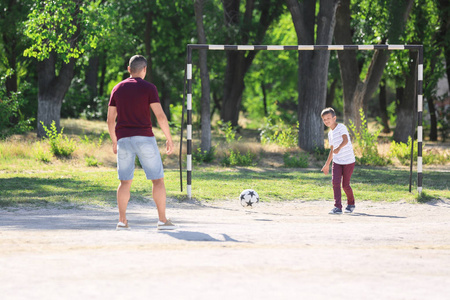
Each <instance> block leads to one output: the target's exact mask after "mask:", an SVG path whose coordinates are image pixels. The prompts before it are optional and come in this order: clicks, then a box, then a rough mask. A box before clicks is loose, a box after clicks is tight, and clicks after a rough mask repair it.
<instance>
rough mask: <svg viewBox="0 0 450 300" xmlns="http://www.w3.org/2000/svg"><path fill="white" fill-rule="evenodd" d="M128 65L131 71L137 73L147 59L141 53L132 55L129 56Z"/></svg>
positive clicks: (145, 63)
mask: <svg viewBox="0 0 450 300" xmlns="http://www.w3.org/2000/svg"><path fill="white" fill-rule="evenodd" d="M128 65H129V66H130V72H131V73H137V72H140V71H142V69H144V68H145V67H146V66H147V60H146V59H145V57H144V56H142V55H134V56H132V57H131V58H130V61H129V63H128Z"/></svg>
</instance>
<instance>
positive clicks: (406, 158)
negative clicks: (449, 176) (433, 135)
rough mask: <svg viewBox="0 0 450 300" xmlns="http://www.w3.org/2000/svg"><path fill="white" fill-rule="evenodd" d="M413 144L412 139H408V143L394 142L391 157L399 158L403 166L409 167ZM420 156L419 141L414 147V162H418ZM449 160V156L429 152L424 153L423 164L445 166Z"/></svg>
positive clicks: (415, 142) (443, 153)
mask: <svg viewBox="0 0 450 300" xmlns="http://www.w3.org/2000/svg"><path fill="white" fill-rule="evenodd" d="M411 143H412V139H411V137H408V142H407V143H406V144H405V143H402V142H399V143H396V142H395V141H392V143H391V146H390V149H389V156H390V157H392V158H397V159H398V161H399V162H400V163H401V164H402V165H405V166H406V165H409V164H410V162H411ZM422 147H425V144H423V145H422ZM417 156H418V142H417V140H416V141H414V146H413V162H416V161H417ZM448 160H449V154H448V153H446V152H445V151H444V152H439V151H433V150H427V151H422V163H423V164H424V165H427V164H441V165H444V164H445V163H447V162H448Z"/></svg>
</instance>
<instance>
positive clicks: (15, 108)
mask: <svg viewBox="0 0 450 300" xmlns="http://www.w3.org/2000/svg"><path fill="white" fill-rule="evenodd" d="M5 80H6V78H5V77H1V78H0V138H5V137H7V136H10V135H13V134H20V133H24V132H27V131H30V130H32V129H33V126H32V125H31V123H32V122H33V121H34V120H35V119H34V118H29V119H27V118H25V116H24V115H23V114H22V112H21V108H22V107H23V106H24V104H25V99H24V98H23V96H22V93H21V92H20V91H19V92H12V93H11V94H10V95H9V96H8V95H6V88H4V82H5ZM13 119H15V120H16V121H13Z"/></svg>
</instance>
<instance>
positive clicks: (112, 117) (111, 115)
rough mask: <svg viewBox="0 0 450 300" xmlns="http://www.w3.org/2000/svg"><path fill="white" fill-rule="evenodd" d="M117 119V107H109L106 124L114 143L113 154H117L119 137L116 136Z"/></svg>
mask: <svg viewBox="0 0 450 300" xmlns="http://www.w3.org/2000/svg"><path fill="white" fill-rule="evenodd" d="M116 118H117V107H115V106H108V117H107V119H106V123H107V124H108V131H109V136H110V137H111V141H112V143H113V152H114V154H117V136H116Z"/></svg>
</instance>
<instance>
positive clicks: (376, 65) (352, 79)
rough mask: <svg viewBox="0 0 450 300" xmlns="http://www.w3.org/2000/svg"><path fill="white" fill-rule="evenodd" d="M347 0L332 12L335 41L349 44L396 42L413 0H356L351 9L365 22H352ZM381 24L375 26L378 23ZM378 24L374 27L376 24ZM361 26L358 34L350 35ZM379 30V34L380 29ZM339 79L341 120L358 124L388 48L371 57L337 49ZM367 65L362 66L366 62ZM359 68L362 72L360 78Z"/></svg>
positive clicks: (375, 85) (378, 78)
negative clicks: (334, 12) (342, 101)
mask: <svg viewBox="0 0 450 300" xmlns="http://www.w3.org/2000/svg"><path fill="white" fill-rule="evenodd" d="M350 2H351V1H350V0H341V1H340V5H339V7H338V9H337V13H336V30H335V32H334V38H335V42H336V44H343V45H349V44H353V43H354V42H355V41H356V42H357V43H361V44H367V43H370V44H372V43H373V42H374V41H377V40H378V41H379V42H381V43H385V42H389V43H390V44H395V43H398V41H399V39H400V36H401V33H402V32H403V29H404V27H405V23H406V20H407V18H408V16H409V13H410V11H411V8H412V5H413V2H414V1H413V0H401V1H394V0H391V1H388V2H389V3H387V2H386V1H385V0H380V3H377V2H375V1H366V2H364V1H357V3H356V4H355V6H354V7H353V8H354V11H355V12H354V13H355V15H356V16H357V17H362V16H364V20H365V23H362V24H360V25H359V26H356V25H355V24H353V25H352V10H351V5H350ZM386 3H387V4H388V5H387V6H386ZM362 5H365V6H366V7H365V8H366V9H365V10H362V9H361V7H362ZM379 23H381V24H383V25H384V26H385V27H383V28H379V27H380V24H379ZM377 26H378V27H377ZM358 29H361V30H360V31H361V36H357V35H354V33H355V32H357V30H358ZM378 32H381V35H380V33H378ZM338 58H339V65H340V69H341V79H342V84H343V90H344V123H346V124H348V122H349V120H352V121H353V123H355V125H356V127H357V128H359V126H360V123H361V120H360V117H359V110H360V108H363V109H364V108H365V107H366V106H367V102H368V101H369V99H370V98H371V97H372V95H373V93H374V92H375V91H376V90H377V88H378V86H379V83H380V80H381V77H382V75H383V71H384V68H385V66H386V63H387V61H388V60H389V52H388V51H386V50H376V51H374V52H373V55H372V56H371V57H367V58H365V57H364V56H358V54H357V51H356V50H355V51H353V50H346V51H338ZM367 65H368V67H365V66H367ZM361 72H366V74H365V76H364V80H361V79H360V78H361V74H360V73H361Z"/></svg>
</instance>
